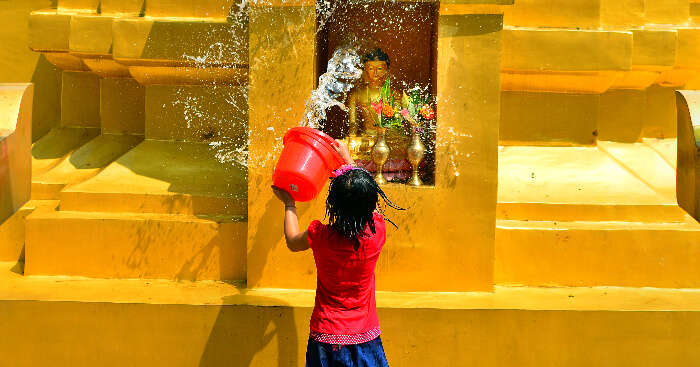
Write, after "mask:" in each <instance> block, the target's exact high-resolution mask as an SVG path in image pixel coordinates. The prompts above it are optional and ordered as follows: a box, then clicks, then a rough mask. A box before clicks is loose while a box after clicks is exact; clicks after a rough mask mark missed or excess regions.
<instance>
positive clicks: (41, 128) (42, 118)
mask: <svg viewBox="0 0 700 367" xmlns="http://www.w3.org/2000/svg"><path fill="white" fill-rule="evenodd" d="M32 83H34V105H33V108H32V142H35V141H37V140H39V138H41V137H42V136H44V135H45V134H46V133H47V132H48V131H49V130H51V128H53V127H55V126H57V125H58V123H59V121H60V120H61V71H60V70H59V69H58V68H56V67H55V66H54V65H53V64H51V63H50V62H49V61H48V60H46V57H45V56H44V55H41V56H40V57H39V61H38V62H37V63H36V67H35V68H34V73H33V74H32Z"/></svg>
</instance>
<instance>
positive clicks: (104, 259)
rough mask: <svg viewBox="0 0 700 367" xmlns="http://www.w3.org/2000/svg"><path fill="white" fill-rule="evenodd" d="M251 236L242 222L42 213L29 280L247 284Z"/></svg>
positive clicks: (32, 226) (31, 221)
mask: <svg viewBox="0 0 700 367" xmlns="http://www.w3.org/2000/svg"><path fill="white" fill-rule="evenodd" d="M61 209H63V208H61ZM246 233H247V223H246V221H245V218H243V217H236V216H218V217H204V216H193V215H168V214H143V213H140V214H137V213H99V212H72V211H65V210H59V211H52V212H37V213H33V214H31V215H29V216H28V217H27V219H26V236H27V238H26V245H25V264H26V266H25V274H27V275H74V276H84V277H91V278H150V279H154V278H161V279H177V280H201V279H205V280H206V279H214V280H241V279H245V263H246V261H245V257H246V242H245V241H246Z"/></svg>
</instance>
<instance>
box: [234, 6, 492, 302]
mask: <svg viewBox="0 0 700 367" xmlns="http://www.w3.org/2000/svg"><path fill="white" fill-rule="evenodd" d="M252 11H253V13H252V16H251V20H250V86H249V103H250V137H251V142H250V159H249V161H248V164H249V176H248V263H247V266H248V286H249V287H274V288H314V287H315V275H314V263H313V258H312V257H311V256H310V254H309V253H302V254H293V253H290V252H289V250H288V249H287V248H286V247H285V245H284V241H283V236H282V220H281V219H282V206H281V204H280V203H279V201H278V200H277V199H275V198H274V197H273V196H272V192H271V191H270V184H271V175H272V171H273V169H274V164H275V162H276V155H275V153H271V152H279V151H280V150H281V141H280V138H281V137H282V135H283V134H284V132H286V130H287V129H288V128H290V127H293V126H296V125H298V123H299V121H300V120H301V114H302V112H303V106H304V102H305V101H306V99H307V98H308V95H309V93H310V91H311V89H312V86H313V85H314V78H315V73H314V57H313V56H314V42H313V39H314V33H313V32H314V28H315V22H314V12H315V11H314V9H313V8H310V7H272V8H269V7H267V8H261V9H256V8H255V7H254V8H253V10H252ZM501 28H502V15H500V14H468V15H458V14H455V15H441V16H439V19H438V42H437V49H438V56H437V62H438V65H437V88H438V95H441V96H445V97H444V98H443V99H441V100H440V102H439V103H438V109H439V110H440V111H441V112H440V115H439V117H438V124H437V125H438V132H437V140H438V142H437V146H438V148H437V152H436V156H437V157H438V159H437V163H436V173H435V175H436V184H435V186H434V187H423V188H411V187H408V186H405V185H386V186H385V188H384V190H385V192H386V193H387V194H388V196H389V197H390V198H391V199H392V200H393V201H395V202H396V203H398V204H399V205H401V206H404V207H406V208H409V210H407V211H405V212H396V211H393V210H390V209H388V212H387V214H388V215H389V216H390V218H391V219H392V220H394V221H395V222H396V223H398V224H399V225H400V228H399V229H398V230H393V229H389V231H388V236H387V246H386V247H385V250H384V251H383V252H382V255H381V256H380V259H379V262H378V264H377V287H378V288H379V289H384V290H397V291H398V290H403V291H409V290H410V291H428V290H440V291H465V290H485V291H488V290H491V289H492V287H493V279H492V277H493V243H494V236H495V235H494V233H495V232H494V230H495V209H496V207H495V205H496V185H497V183H496V181H497V178H496V176H497V169H498V167H497V145H498V115H499V100H500V90H499V89H500V88H499V85H500V80H499V74H500V63H499V62H498V61H499V60H500V55H501V47H500V45H501ZM270 85H275V86H276V87H275V88H270ZM464 86H470V87H469V88H464ZM270 127H271V128H270ZM326 192H327V191H326V190H322V192H321V194H320V195H319V198H317V199H316V200H315V201H314V202H312V203H309V204H301V205H299V213H300V222H301V223H300V224H301V226H302V227H304V226H307V225H308V224H309V223H310V222H311V220H313V219H322V218H323V213H324V210H323V205H324V198H325V195H326ZM473 193H479V194H478V195H474V194H473ZM436 228H445V230H441V231H436V230H435V229H436ZM290 274H293V275H290Z"/></svg>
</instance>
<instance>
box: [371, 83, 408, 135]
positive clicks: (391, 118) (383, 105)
mask: <svg viewBox="0 0 700 367" xmlns="http://www.w3.org/2000/svg"><path fill="white" fill-rule="evenodd" d="M370 105H371V106H372V109H373V110H374V112H375V113H376V114H377V126H378V127H380V128H383V129H386V128H397V127H401V126H402V125H403V124H402V118H401V114H400V113H399V112H398V108H396V107H398V106H396V107H395V106H394V95H393V93H392V92H391V82H390V80H389V79H387V80H386V81H385V82H384V85H383V86H382V88H381V89H380V90H379V100H377V101H375V102H371V103H370Z"/></svg>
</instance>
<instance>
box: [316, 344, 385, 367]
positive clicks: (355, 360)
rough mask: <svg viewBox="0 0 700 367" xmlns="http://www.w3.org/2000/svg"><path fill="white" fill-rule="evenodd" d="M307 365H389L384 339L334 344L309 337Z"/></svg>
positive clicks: (365, 366) (376, 366) (321, 366)
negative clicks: (383, 343)
mask: <svg viewBox="0 0 700 367" xmlns="http://www.w3.org/2000/svg"><path fill="white" fill-rule="evenodd" d="M306 366H307V367H389V363H387V361H386V355H384V346H383V345H382V339H381V338H380V337H377V338H375V339H373V340H370V341H368V342H366V343H362V344H350V345H333V344H326V343H321V342H317V341H315V340H313V339H311V338H309V344H308V346H307V347H306Z"/></svg>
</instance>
